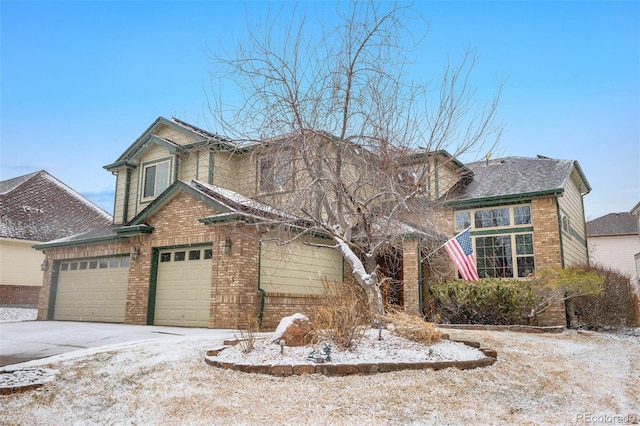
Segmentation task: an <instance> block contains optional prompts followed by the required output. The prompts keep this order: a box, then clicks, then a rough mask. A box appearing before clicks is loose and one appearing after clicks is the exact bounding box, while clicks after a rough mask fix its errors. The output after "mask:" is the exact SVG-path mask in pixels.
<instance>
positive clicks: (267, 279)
mask: <svg viewBox="0 0 640 426" xmlns="http://www.w3.org/2000/svg"><path fill="white" fill-rule="evenodd" d="M306 241H310V240H306ZM322 277H326V278H328V279H330V280H334V281H340V282H341V281H342V278H343V277H342V257H341V256H340V254H339V253H338V252H337V251H336V250H334V249H331V248H324V247H314V246H310V245H306V244H304V241H301V240H296V241H294V242H292V243H289V244H287V245H285V246H280V245H278V243H277V242H276V241H262V243H261V254H260V287H261V288H262V289H263V290H265V291H266V292H267V293H289V294H322V293H323V292H324V286H323V284H322Z"/></svg>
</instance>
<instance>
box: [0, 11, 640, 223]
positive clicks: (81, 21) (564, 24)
mask: <svg viewBox="0 0 640 426" xmlns="http://www.w3.org/2000/svg"><path fill="white" fill-rule="evenodd" d="M301 4H302V5H303V6H308V7H310V8H312V10H313V13H316V14H321V13H326V14H329V13H331V11H332V7H330V5H328V4H327V3H311V2H310V3H304V2H303V3H301ZM287 5H288V6H291V5H293V3H288V4H287ZM268 7H269V3H267V2H247V3H242V2H214V1H182V2H171V1H160V2H150V1H131V2H116V1H102V2H101V1H72V2H65V1H46V2H37V1H6V0H1V1H0V28H1V30H0V31H1V34H0V35H1V41H0V43H1V46H0V47H1V50H0V52H1V53H0V54H1V58H0V59H1V62H0V64H1V70H0V72H1V74H0V76H1V86H0V90H1V92H0V96H1V99H0V100H1V104H0V105H1V111H0V119H1V121H0V126H1V130H0V161H1V162H0V179H2V180H4V179H8V178H11V177H16V176H20V175H23V174H26V173H30V172H33V171H37V170H42V169H45V170H47V171H48V172H50V173H51V174H53V175H54V176H56V177H57V178H58V179H60V180H62V181H63V182H65V183H66V184H68V185H69V186H71V187H72V188H74V189H76V190H77V191H79V192H81V193H82V194H84V195H85V196H87V197H88V198H89V199H91V200H93V201H94V202H95V203H97V204H98V205H100V206H101V207H103V208H104V209H105V210H107V211H109V212H111V211H112V208H113V189H114V185H115V178H114V177H113V176H112V175H111V174H110V173H109V172H107V171H106V170H104V169H103V168H102V166H104V165H106V164H110V163H112V162H113V161H115V159H116V158H117V157H118V156H119V155H120V153H122V152H123V151H124V150H125V149H126V148H127V147H128V146H129V145H130V144H131V143H132V142H133V141H134V140H135V139H136V138H137V137H138V136H139V135H140V134H141V133H142V132H143V131H144V130H145V129H146V128H147V127H148V126H149V125H150V124H151V123H152V122H153V121H154V120H155V119H156V118H157V117H158V116H164V117H167V118H170V117H171V116H175V117H177V118H180V119H182V120H185V121H188V122H190V123H192V124H195V125H199V126H201V127H204V128H208V127H207V120H206V118H207V114H208V113H207V109H206V97H207V93H208V89H207V88H208V87H209V84H210V82H209V70H210V64H209V59H208V57H207V53H206V48H207V46H208V47H209V48H211V49H214V50H215V49H218V48H219V46H226V47H229V46H232V45H233V42H234V40H237V39H238V38H239V37H242V35H243V34H244V33H245V32H246V31H247V29H246V28H247V27H246V22H247V19H248V20H249V21H252V20H260V19H261V18H263V17H264V16H265V15H266V10H267V9H268ZM272 7H273V4H272ZM415 8H417V9H419V10H420V11H421V12H422V14H423V15H424V18H425V19H426V20H427V21H428V22H429V24H430V27H429V33H428V35H427V38H426V40H425V41H424V43H423V45H422V47H421V49H420V50H419V51H418V52H417V54H418V60H417V61H416V64H415V66H414V67H413V69H410V70H409V72H412V73H415V74H416V75H418V76H424V75H425V74H431V73H434V72H437V71H439V70H441V69H442V67H443V66H444V64H445V62H446V60H447V55H449V56H450V57H451V58H453V59H455V58H459V57H460V55H461V53H462V52H463V51H464V49H465V48H466V47H467V46H469V45H471V46H474V47H476V48H477V52H478V54H479V55H480V58H479V62H478V65H477V67H476V69H475V72H474V80H473V83H474V85H476V86H477V87H478V89H479V90H478V94H479V96H480V98H479V100H481V101H482V100H488V98H489V96H490V95H491V94H492V93H493V92H494V91H495V89H496V87H497V81H498V79H500V78H504V80H505V81H506V85H505V87H504V89H503V93H502V98H501V104H500V110H499V118H500V119H501V120H502V121H503V122H504V123H505V125H506V132H505V134H504V135H503V137H502V139H501V143H500V148H499V149H498V151H497V152H494V153H493V157H494V158H496V157H498V156H509V155H516V156H535V155H537V154H541V155H545V156H547V157H552V158H561V159H575V160H578V161H579V163H580V165H581V167H582V169H583V171H584V173H585V175H586V176H587V179H588V180H589V182H590V184H591V186H592V188H593V190H592V192H591V193H590V194H588V195H587V196H585V211H586V215H587V218H588V219H595V218H597V217H599V216H602V215H605V214H607V213H611V212H623V211H629V210H630V209H631V208H632V207H633V206H634V205H635V204H636V203H638V202H639V201H640V28H639V27H640V25H638V22H640V2H638V1H606V2H597V1H564V2H554V1H537V2H525V1H509V2H500V1H491V2H480V1H478V2H476V1H447V2H431V1H419V2H416V3H415ZM327 16H330V15H327ZM208 130H211V131H216V129H211V128H209V129H208Z"/></svg>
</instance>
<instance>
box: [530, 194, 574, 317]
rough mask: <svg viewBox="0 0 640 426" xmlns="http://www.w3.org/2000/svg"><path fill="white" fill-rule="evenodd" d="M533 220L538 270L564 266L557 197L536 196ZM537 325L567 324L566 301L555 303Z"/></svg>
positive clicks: (533, 202)
mask: <svg viewBox="0 0 640 426" xmlns="http://www.w3.org/2000/svg"><path fill="white" fill-rule="evenodd" d="M531 217H532V221H533V250H534V253H535V262H536V271H539V270H541V269H543V268H548V267H562V250H561V246H560V230H559V226H558V206H557V200H556V198H555V197H546V198H534V199H533V200H531ZM536 321H537V325H539V326H541V327H544V326H554V325H562V326H565V327H566V325H567V318H566V310H565V306H564V302H557V303H554V304H553V305H552V306H551V307H550V308H549V309H547V310H546V311H545V312H543V313H542V314H541V315H540V316H538V318H536Z"/></svg>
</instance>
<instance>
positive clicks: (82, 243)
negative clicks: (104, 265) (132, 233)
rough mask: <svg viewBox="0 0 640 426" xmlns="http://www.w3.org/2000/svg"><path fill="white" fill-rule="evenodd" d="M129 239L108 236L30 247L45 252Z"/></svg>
mask: <svg viewBox="0 0 640 426" xmlns="http://www.w3.org/2000/svg"><path fill="white" fill-rule="evenodd" d="M128 240H129V237H120V236H118V235H110V236H108V237H97V238H87V239H86V240H71V241H61V242H59V243H56V242H55V241H54V242H49V243H42V244H36V245H34V246H32V247H33V248H34V249H35V250H45V249H49V248H53V247H56V248H57V247H73V246H86V245H91V244H98V243H103V242H107V241H109V242H120V241H128Z"/></svg>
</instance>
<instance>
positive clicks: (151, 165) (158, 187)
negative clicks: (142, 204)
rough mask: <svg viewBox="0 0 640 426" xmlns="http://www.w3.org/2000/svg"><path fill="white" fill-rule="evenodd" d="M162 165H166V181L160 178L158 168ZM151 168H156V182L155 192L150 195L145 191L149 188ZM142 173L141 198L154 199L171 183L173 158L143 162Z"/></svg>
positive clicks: (144, 199)
mask: <svg viewBox="0 0 640 426" xmlns="http://www.w3.org/2000/svg"><path fill="white" fill-rule="evenodd" d="M161 166H166V179H164V182H163V181H162V180H159V179H158V170H159V167H161ZM151 168H155V172H154V182H153V193H152V194H150V195H149V194H147V193H145V191H146V190H147V173H148V171H149V170H150V169H151ZM141 173H142V179H141V180H142V185H141V189H140V190H141V199H142V201H150V200H153V199H155V198H156V197H157V196H158V195H160V194H161V193H162V192H163V191H164V190H165V189H167V188H168V187H169V185H170V184H171V159H165V160H159V161H154V162H150V163H147V164H143V166H142V170H141ZM163 184H164V185H163Z"/></svg>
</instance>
